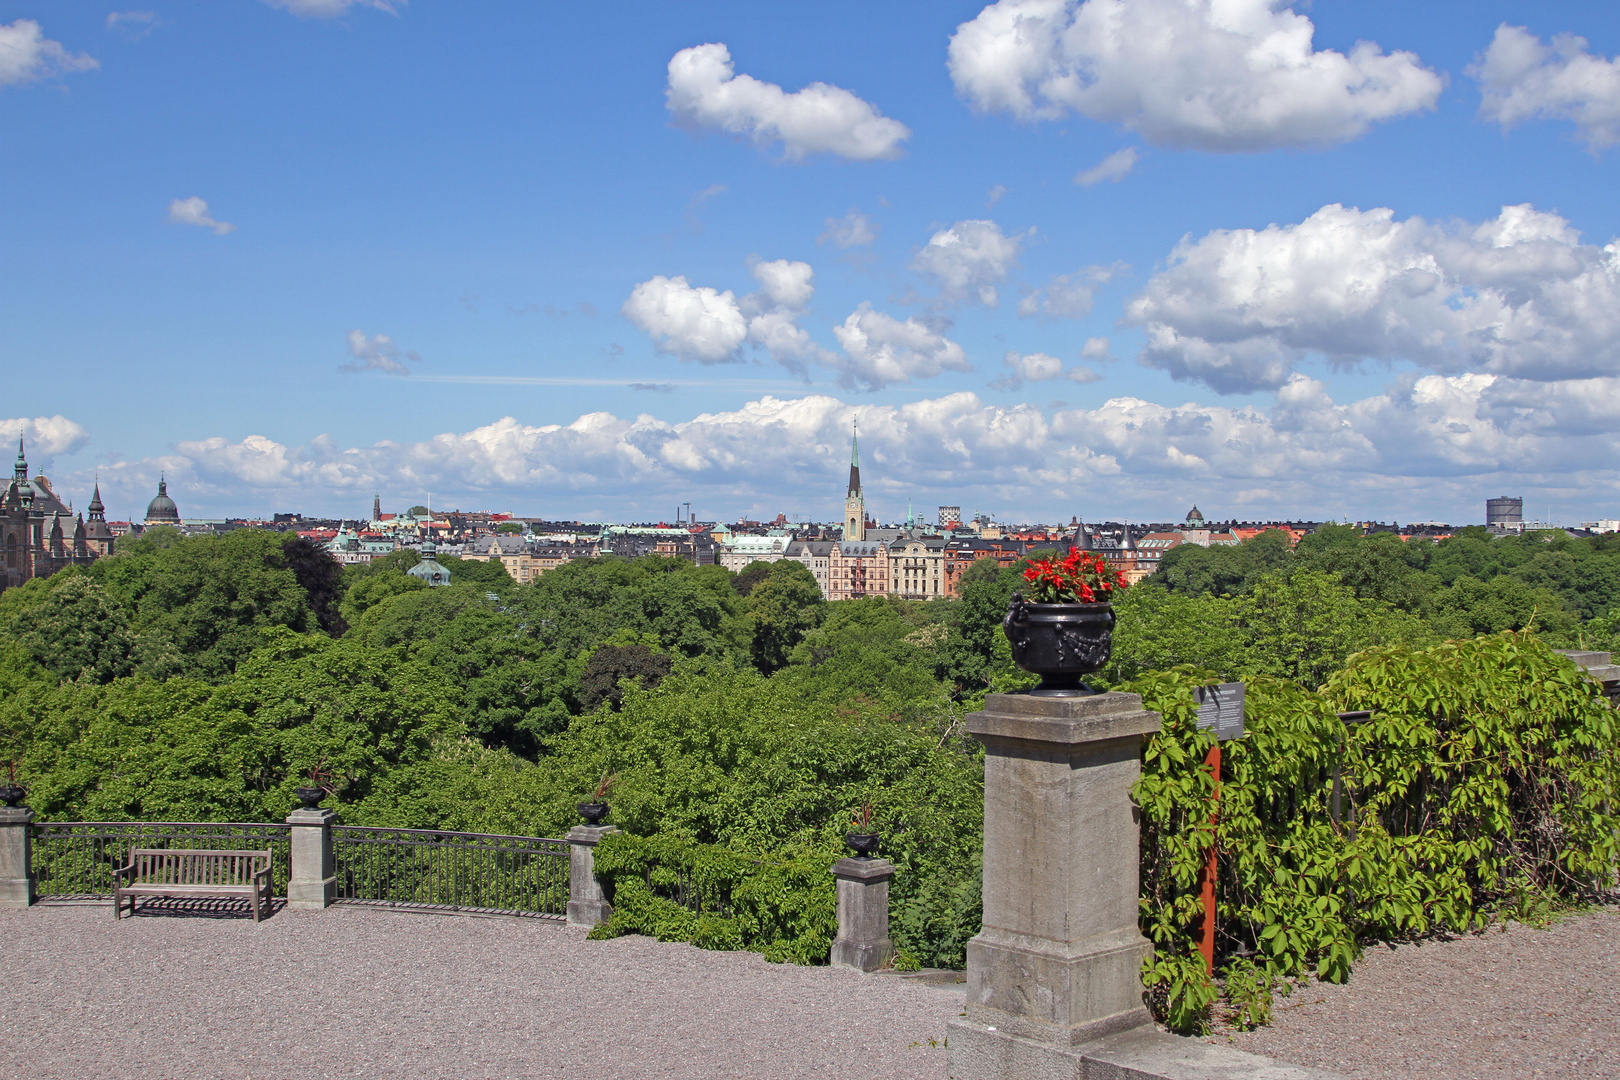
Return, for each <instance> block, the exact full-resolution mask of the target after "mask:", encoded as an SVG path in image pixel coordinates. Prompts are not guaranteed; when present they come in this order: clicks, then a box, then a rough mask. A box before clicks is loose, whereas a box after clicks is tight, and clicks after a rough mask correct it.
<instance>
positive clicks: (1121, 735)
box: [967, 691, 1162, 746]
mask: <svg viewBox="0 0 1620 1080" xmlns="http://www.w3.org/2000/svg"><path fill="white" fill-rule="evenodd" d="M1161 724H1162V720H1161V719H1160V717H1159V714H1158V713H1156V712H1148V711H1147V710H1146V709H1143V708H1142V695H1141V694H1122V693H1119V692H1117V691H1108V692H1106V693H1101V694H1091V695H1089V696H1087V697H1072V698H1053V697H1034V696H1033V695H1030V694H991V695H989V696H988V697H986V698H985V699H984V711H983V712H976V713H970V714H968V718H967V729H968V732H969V734H971V735H973V736H975V737H976V738H978V739H980V740H981V741H987V740H992V739H994V740H1001V739H1011V740H1016V741H1018V742H1031V743H1057V744H1059V745H1069V746H1078V745H1081V744H1084V743H1098V742H1112V741H1114V740H1116V739H1143V738H1146V737H1147V736H1149V735H1152V734H1154V733H1155V732H1157V731H1158V730H1159V728H1160V726H1161Z"/></svg>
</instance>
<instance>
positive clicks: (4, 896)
mask: <svg viewBox="0 0 1620 1080" xmlns="http://www.w3.org/2000/svg"><path fill="white" fill-rule="evenodd" d="M33 820H34V812H33V811H32V810H30V809H28V807H26V806H0V908H22V907H27V906H28V905H29V904H32V903H33V902H34V867H33V858H32V856H33V850H34V849H33V840H32V835H31V834H32V830H31V829H30V828H29V823H30V822H32V821H33Z"/></svg>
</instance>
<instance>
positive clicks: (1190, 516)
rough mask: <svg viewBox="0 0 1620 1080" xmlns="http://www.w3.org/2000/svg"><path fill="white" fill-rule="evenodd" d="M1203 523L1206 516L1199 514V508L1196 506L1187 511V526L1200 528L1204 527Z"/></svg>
mask: <svg viewBox="0 0 1620 1080" xmlns="http://www.w3.org/2000/svg"><path fill="white" fill-rule="evenodd" d="M1203 523H1204V515H1203V514H1200V513H1199V512H1198V507H1197V506H1194V507H1193V508H1192V509H1191V510H1189V511H1187V524H1188V525H1193V526H1198V525H1202V524H1203Z"/></svg>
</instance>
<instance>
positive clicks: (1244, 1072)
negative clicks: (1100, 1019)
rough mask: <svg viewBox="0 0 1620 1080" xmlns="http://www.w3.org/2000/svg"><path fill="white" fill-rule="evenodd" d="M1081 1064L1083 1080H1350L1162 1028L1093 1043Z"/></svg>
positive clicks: (1081, 1053)
mask: <svg viewBox="0 0 1620 1080" xmlns="http://www.w3.org/2000/svg"><path fill="white" fill-rule="evenodd" d="M1080 1060H1081V1071H1080V1073H1079V1074H1078V1075H1079V1078H1080V1080H1161V1078H1162V1080H1344V1077H1343V1074H1341V1073H1335V1072H1327V1071H1325V1070H1323V1069H1309V1068H1306V1067H1305V1066H1303V1065H1289V1064H1286V1063H1285V1062H1281V1061H1278V1060H1276V1059H1275V1058H1268V1057H1261V1056H1260V1055H1259V1054H1247V1053H1244V1052H1243V1051H1242V1050H1234V1049H1232V1048H1231V1047H1229V1046H1216V1045H1214V1044H1212V1043H1206V1042H1199V1041H1198V1040H1197V1039H1186V1038H1182V1037H1181V1036H1179V1035H1170V1034H1167V1033H1166V1032H1163V1031H1159V1030H1158V1029H1157V1028H1153V1029H1140V1030H1137V1031H1129V1032H1125V1033H1123V1034H1120V1035H1113V1036H1110V1037H1109V1038H1106V1039H1101V1040H1099V1041H1097V1042H1095V1043H1091V1044H1090V1045H1088V1046H1084V1047H1082V1048H1081V1050H1080Z"/></svg>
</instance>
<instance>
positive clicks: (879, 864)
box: [832, 856, 894, 883]
mask: <svg viewBox="0 0 1620 1080" xmlns="http://www.w3.org/2000/svg"><path fill="white" fill-rule="evenodd" d="M832 872H833V877H836V878H843V879H845V880H846V881H859V882H862V883H865V882H871V881H887V880H888V879H889V878H892V877H894V863H892V862H890V861H889V860H888V859H857V858H853V857H849V856H846V857H844V858H842V859H839V860H838V861H837V862H835V863H833V865H832Z"/></svg>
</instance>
